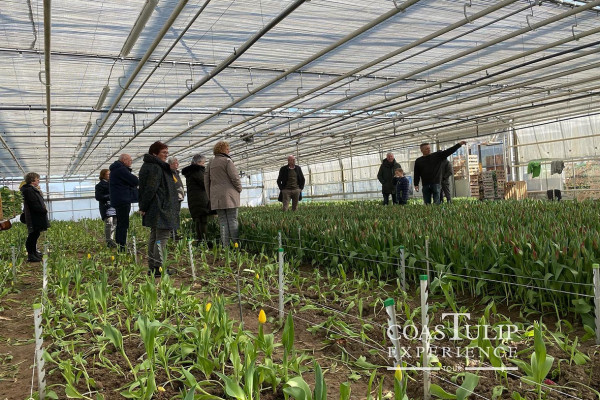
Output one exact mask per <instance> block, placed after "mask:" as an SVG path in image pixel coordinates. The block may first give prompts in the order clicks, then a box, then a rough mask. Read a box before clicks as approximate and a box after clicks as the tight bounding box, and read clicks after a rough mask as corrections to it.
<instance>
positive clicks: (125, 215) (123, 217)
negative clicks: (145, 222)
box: [109, 154, 139, 251]
mask: <svg viewBox="0 0 600 400" xmlns="http://www.w3.org/2000/svg"><path fill="white" fill-rule="evenodd" d="M132 162H133V160H132V159H131V156H130V155H129V154H121V156H120V157H119V159H118V160H117V161H115V162H114V163H112V164H111V166H110V167H109V169H110V180H109V187H110V204H111V205H112V206H113V207H114V208H115V210H116V212H117V229H116V230H115V242H117V246H119V251H125V250H126V247H125V245H126V244H127V230H129V213H130V212H131V203H137V201H138V192H137V186H138V184H139V180H138V178H137V176H135V175H133V174H132V173H131V163H132Z"/></svg>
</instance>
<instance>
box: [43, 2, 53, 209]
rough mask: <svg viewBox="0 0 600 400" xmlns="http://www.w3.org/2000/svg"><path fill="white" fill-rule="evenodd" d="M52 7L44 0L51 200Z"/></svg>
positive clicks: (47, 186)
mask: <svg viewBox="0 0 600 400" xmlns="http://www.w3.org/2000/svg"><path fill="white" fill-rule="evenodd" d="M51 9H52V1H51V0H44V72H45V75H46V76H45V78H46V79H45V83H44V84H45V85H46V122H45V124H46V130H47V139H46V146H47V148H48V155H47V156H48V161H47V165H48V169H47V171H46V196H47V197H48V200H50V186H49V180H50V169H51V162H52V158H51V151H50V149H51V141H50V139H51V129H52V128H51V124H52V120H51V118H50V117H51V110H52V107H51V102H50V39H51V33H52V29H51V28H52V14H51Z"/></svg>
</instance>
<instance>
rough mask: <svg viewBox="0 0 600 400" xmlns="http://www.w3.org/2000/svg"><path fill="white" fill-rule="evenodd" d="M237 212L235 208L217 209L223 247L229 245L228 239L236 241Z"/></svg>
mask: <svg viewBox="0 0 600 400" xmlns="http://www.w3.org/2000/svg"><path fill="white" fill-rule="evenodd" d="M237 213H238V210H237V208H225V209H223V210H217V216H218V217H219V227H220V232H221V243H222V244H223V247H225V246H229V242H230V241H231V242H233V243H236V242H237V241H238V220H237Z"/></svg>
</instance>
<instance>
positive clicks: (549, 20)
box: [252, 0, 600, 135]
mask: <svg viewBox="0 0 600 400" xmlns="http://www.w3.org/2000/svg"><path fill="white" fill-rule="evenodd" d="M599 4H600V0H595V1H593V2H590V3H587V4H586V5H585V6H582V7H579V8H575V9H572V10H569V11H566V12H564V13H562V14H559V15H555V16H553V17H550V18H547V19H545V20H543V21H540V22H537V23H535V24H531V25H530V26H529V25H528V26H527V27H525V28H521V29H518V30H516V31H514V32H511V33H508V34H506V35H504V36H501V37H499V38H496V39H494V40H491V41H489V42H486V43H483V44H481V45H479V46H475V47H473V48H471V49H468V50H464V51H462V52H460V53H457V54H454V55H452V56H450V57H446V58H444V59H442V60H438V61H436V62H434V63H432V64H428V65H427V66H425V67H421V68H418V69H416V70H414V71H411V72H409V73H407V74H404V75H401V76H399V77H397V78H394V79H392V80H390V81H389V82H388V83H387V84H384V85H381V84H380V85H376V86H374V87H371V88H369V89H366V90H363V91H361V92H358V93H356V94H353V95H351V96H348V97H345V98H343V99H341V100H337V101H334V102H331V103H329V104H327V105H324V106H322V107H320V108H315V109H313V110H311V111H309V112H307V113H306V114H312V113H315V112H318V111H319V110H322V109H326V108H331V107H333V106H336V105H338V104H341V103H345V102H347V101H348V100H351V99H353V98H356V97H358V96H363V95H365V94H367V93H369V92H372V91H375V90H378V89H381V88H383V87H385V86H389V85H391V84H393V83H397V82H399V81H401V80H403V79H405V78H407V77H410V76H413V75H416V74H420V73H423V72H426V71H428V70H430V69H433V68H436V67H439V66H441V65H444V64H446V63H449V62H451V61H455V60H457V59H460V58H462V57H465V56H467V55H470V54H473V53H476V52H478V51H481V50H483V49H485V48H487V47H490V46H493V45H496V44H498V43H501V42H503V41H506V40H509V39H512V38H514V37H517V36H519V35H522V34H524V33H527V32H529V31H530V30H535V29H538V28H540V27H543V26H545V25H549V24H551V23H554V22H557V21H560V20H561V19H564V18H567V17H569V16H571V15H574V14H576V13H579V12H582V11H585V10H588V9H590V8H592V7H594V6H596V5H599ZM527 8H529V7H527ZM473 18H474V17H471V18H469V19H471V20H472V19H473ZM569 40H573V39H572V38H570V39H569ZM521 56H522V55H521ZM481 70H483V69H481ZM385 101H387V100H383V101H380V102H378V103H376V104H379V103H382V102H385ZM357 112H361V109H355V110H349V111H347V112H344V113H340V115H339V117H331V118H330V119H339V118H343V117H344V116H346V115H349V114H353V113H357ZM299 118H301V117H294V118H292V119H290V122H293V121H295V120H297V119H299ZM311 126H312V125H310V126H309V128H310V127H311ZM265 131H266V130H264V129H263V130H261V131H258V132H256V134H259V133H263V132H265ZM303 133H307V131H303V132H299V134H303ZM252 135H254V133H253V134H252Z"/></svg>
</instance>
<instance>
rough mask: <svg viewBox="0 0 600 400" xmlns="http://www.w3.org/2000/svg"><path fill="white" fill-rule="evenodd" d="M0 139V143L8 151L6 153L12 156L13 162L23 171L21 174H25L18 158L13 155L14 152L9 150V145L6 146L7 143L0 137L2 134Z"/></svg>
mask: <svg viewBox="0 0 600 400" xmlns="http://www.w3.org/2000/svg"><path fill="white" fill-rule="evenodd" d="M0 141H1V142H2V145H3V146H4V148H5V149H6V151H8V153H9V154H10V156H11V157H12V159H13V161H14V162H15V164H17V167H19V169H20V170H21V172H22V173H23V176H25V174H26V172H25V169H23V166H22V165H21V163H20V162H19V159H18V158H17V157H16V156H15V153H14V152H13V151H12V150H11V148H10V147H8V144H7V143H6V141H5V140H4V138H3V137H2V135H0Z"/></svg>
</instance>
